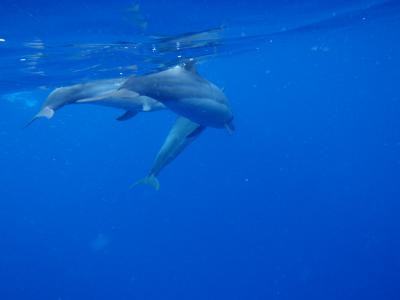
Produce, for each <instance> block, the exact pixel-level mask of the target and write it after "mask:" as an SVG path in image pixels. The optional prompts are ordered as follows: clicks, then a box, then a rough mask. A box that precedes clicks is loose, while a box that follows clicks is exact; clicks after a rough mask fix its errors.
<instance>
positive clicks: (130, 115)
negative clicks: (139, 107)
mask: <svg viewBox="0 0 400 300" xmlns="http://www.w3.org/2000/svg"><path fill="white" fill-rule="evenodd" d="M136 115H137V111H132V110H127V111H126V112H124V113H123V114H122V115H120V116H119V117H118V118H117V119H116V120H117V121H126V120H129V119H130V118H133V117H134V116H136Z"/></svg>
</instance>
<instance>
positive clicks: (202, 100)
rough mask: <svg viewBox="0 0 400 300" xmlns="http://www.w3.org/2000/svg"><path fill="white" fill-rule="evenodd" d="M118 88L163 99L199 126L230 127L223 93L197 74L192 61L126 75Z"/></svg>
mask: <svg viewBox="0 0 400 300" xmlns="http://www.w3.org/2000/svg"><path fill="white" fill-rule="evenodd" d="M120 89H126V90H130V91H134V92H136V93H138V94H139V95H141V96H147V97H150V98H153V99H154V100H157V101H159V102H161V103H163V104H164V105H165V106H166V107H167V108H169V109H171V110H172V111H174V112H175V113H177V114H178V115H181V116H183V117H186V118H188V119H190V120H192V121H193V122H195V123H198V124H200V125H202V126H210V127H217V128H224V127H225V128H227V129H228V130H229V131H233V130H234V128H233V124H232V121H233V114H232V111H231V109H230V107H229V103H228V100H227V99H226V97H225V95H224V93H223V92H222V91H221V90H220V89H219V88H218V87H217V86H215V85H214V84H213V83H211V82H209V81H207V80H205V79H204V78H202V77H201V76H200V75H199V74H197V72H196V70H195V66H194V61H189V62H187V63H185V64H183V65H181V66H176V67H173V68H170V69H167V70H165V71H161V72H158V73H154V74H149V75H144V76H138V77H134V76H132V77H129V78H128V79H127V80H126V81H125V82H124V83H123V84H122V86H121V88H120Z"/></svg>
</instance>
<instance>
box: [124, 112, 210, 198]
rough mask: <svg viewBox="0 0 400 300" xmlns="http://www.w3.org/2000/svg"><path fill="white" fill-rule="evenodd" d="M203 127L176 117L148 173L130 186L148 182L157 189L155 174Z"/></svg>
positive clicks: (195, 136)
mask: <svg viewBox="0 0 400 300" xmlns="http://www.w3.org/2000/svg"><path fill="white" fill-rule="evenodd" d="M204 129H205V126H201V125H199V124H197V123H195V122H193V121H191V120H189V119H187V118H184V117H178V118H177V120H176V122H175V124H174V126H173V127H172V128H171V130H170V131H169V133H168V136H167V138H166V139H165V141H164V143H163V145H162V146H161V148H160V150H159V152H158V154H157V156H156V158H155V160H154V163H153V166H152V167H151V169H150V171H149V173H148V175H147V176H146V177H145V178H143V179H140V180H139V181H137V182H135V183H134V184H133V185H132V186H131V188H133V187H135V186H137V185H139V184H148V185H150V186H152V187H153V188H155V189H156V190H158V189H159V188H160V183H159V182H158V179H157V175H158V174H159V173H160V172H161V170H162V169H164V167H165V166H166V165H168V164H169V163H170V162H172V161H173V160H174V159H175V158H176V157H177V156H178V155H179V154H180V153H181V152H182V151H183V149H185V148H186V147H187V146H188V145H189V144H191V143H192V142H193V141H194V140H195V139H196V138H197V137H198V136H199V135H200V134H201V133H202V132H203V131H204Z"/></svg>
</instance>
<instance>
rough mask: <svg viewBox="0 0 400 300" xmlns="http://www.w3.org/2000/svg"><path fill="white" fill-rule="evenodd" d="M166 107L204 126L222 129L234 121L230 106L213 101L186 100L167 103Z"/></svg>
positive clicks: (202, 99) (201, 99) (205, 99)
mask: <svg viewBox="0 0 400 300" xmlns="http://www.w3.org/2000/svg"><path fill="white" fill-rule="evenodd" d="M165 105H166V106H167V107H168V108H169V109H171V110H172V111H174V112H175V113H177V114H179V115H182V116H184V117H186V118H188V119H190V120H192V121H193V122H196V123H198V124H200V125H202V126H210V127H218V128H221V127H224V126H225V124H226V123H228V122H229V121H231V120H232V119H233V114H232V111H231V110H230V108H229V106H228V105H226V104H224V103H219V102H216V101H215V100H213V99H207V98H184V99H179V100H176V101H167V102H165Z"/></svg>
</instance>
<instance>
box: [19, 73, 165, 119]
mask: <svg viewBox="0 0 400 300" xmlns="http://www.w3.org/2000/svg"><path fill="white" fill-rule="evenodd" d="M124 81H125V79H120V78H118V79H107V80H96V81H91V82H88V83H83V84H75V85H71V86H66V87H61V88H57V89H55V90H54V91H52V92H51V93H50V95H49V96H48V97H47V99H46V101H45V103H44V104H43V105H42V108H41V109H40V111H39V113H37V114H36V115H35V116H34V117H33V119H32V120H31V121H30V122H29V123H28V124H27V125H26V126H25V127H27V126H29V125H30V124H32V123H33V122H34V121H35V120H37V119H39V118H41V117H45V118H47V119H51V118H52V117H53V116H54V114H55V112H56V111H57V110H58V109H60V108H62V107H63V106H65V105H68V104H82V103H83V104H96V105H103V106H109V107H114V108H120V109H123V110H125V111H126V112H125V113H124V114H122V115H121V116H120V117H118V118H117V120H119V121H124V120H128V119H130V118H132V117H134V116H135V115H136V114H137V113H138V112H139V111H144V112H148V111H154V110H160V109H165V106H164V105H163V104H162V103H160V102H158V101H156V100H154V99H152V98H150V97H146V96H140V95H139V94H138V93H135V92H133V91H130V90H126V89H118V88H119V87H120V86H121V85H122V83H123V82H124Z"/></svg>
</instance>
